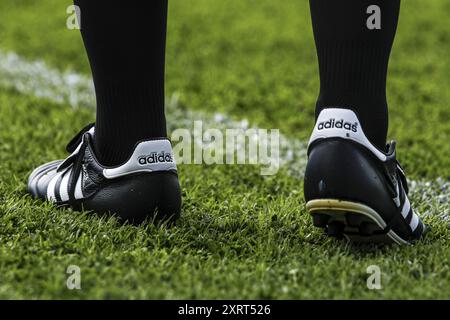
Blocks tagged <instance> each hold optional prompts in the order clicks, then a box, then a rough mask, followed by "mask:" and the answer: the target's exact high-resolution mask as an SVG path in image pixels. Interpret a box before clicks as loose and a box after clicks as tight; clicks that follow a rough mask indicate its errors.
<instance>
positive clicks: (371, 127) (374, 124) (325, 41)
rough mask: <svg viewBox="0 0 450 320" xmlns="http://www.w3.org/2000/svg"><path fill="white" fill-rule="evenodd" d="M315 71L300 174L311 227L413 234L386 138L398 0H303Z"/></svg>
mask: <svg viewBox="0 0 450 320" xmlns="http://www.w3.org/2000/svg"><path fill="white" fill-rule="evenodd" d="M310 8H311V16H312V24H313V30H314V37H315V42H316V48H317V55H318V61H319V71H320V94H319V98H318V100H317V106H316V117H317V119H316V125H315V128H314V131H313V134H312V137H311V140H310V144H309V148H308V156H309V160H308V166H307V169H306V174H305V198H306V201H307V208H308V210H309V211H310V213H311V214H312V215H313V219H314V223H315V225H316V226H319V227H323V228H325V230H326V231H327V232H328V234H330V235H336V236H341V235H342V234H344V235H346V236H348V237H349V238H351V239H354V240H363V241H364V240H367V241H395V242H399V243H403V242H406V241H410V240H413V239H417V238H419V237H420V236H421V235H422V234H423V232H424V229H425V228H424V226H423V224H422V222H421V221H420V219H419V218H418V216H417V215H416V214H415V213H414V212H413V210H412V209H411V207H410V203H409V200H408V197H407V185H406V179H405V177H404V173H403V171H402V169H401V168H400V166H399V165H398V162H397V161H396V159H395V157H396V155H395V143H389V144H388V145H387V146H386V145H385V143H386V134H387V127H388V112H387V102H386V74H387V68H388V61H389V55H390V51H391V47H392V43H393V40H394V36H395V32H396V28H397V20H398V15H399V9H400V0H370V1H369V0H336V1H328V0H310Z"/></svg>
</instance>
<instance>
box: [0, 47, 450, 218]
mask: <svg viewBox="0 0 450 320" xmlns="http://www.w3.org/2000/svg"><path fill="white" fill-rule="evenodd" d="M0 87H3V88H7V89H12V90H16V91H18V92H20V93H22V94H25V95H33V96H36V97H39V98H43V99H48V100H50V101H52V102H55V103H58V104H65V105H69V106H71V107H73V108H77V107H89V108H93V106H95V93H94V86H93V83H92V79H91V78H89V77H87V76H85V75H82V74H79V73H74V72H69V71H66V72H61V71H59V70H57V69H55V68H51V67H49V66H48V65H47V64H46V63H45V62H44V61H29V60H26V59H23V58H21V57H20V56H18V55H17V54H15V53H12V52H8V53H6V52H3V51H1V50H0ZM166 109H167V112H166V113H167V121H168V127H169V130H170V131H172V130H174V129H176V128H180V127H181V128H190V127H192V125H193V122H194V121H196V120H201V121H203V125H204V127H205V128H217V129H244V130H245V129H248V128H249V123H248V121H247V120H242V121H234V120H231V119H230V118H229V117H227V116H225V115H223V114H219V113H216V114H213V115H211V114H208V113H205V112H194V111H186V110H182V108H179V107H178V94H177V93H175V94H173V95H172V97H170V99H168V102H167V104H166ZM175 125H176V127H175ZM280 146H281V150H280V166H285V167H287V168H289V170H290V172H291V174H293V175H295V176H297V177H299V178H301V177H302V175H303V171H304V169H305V165H306V143H305V142H303V141H300V140H295V139H288V138H287V137H285V136H283V135H280ZM409 182H410V186H411V187H410V189H411V193H412V194H411V198H412V199H414V201H415V202H416V203H417V202H418V203H429V202H430V199H435V200H436V201H437V204H438V207H439V208H438V210H439V209H440V210H443V212H440V215H442V217H443V218H444V219H447V220H450V218H449V212H448V210H449V205H448V203H449V199H450V182H449V181H446V180H444V179H441V178H438V179H436V180H434V181H424V180H419V181H413V180H410V181H409ZM428 209H430V208H425V210H427V211H428ZM435 210H436V209H433V211H435ZM421 211H422V210H421ZM434 213H435V214H436V213H437V212H434Z"/></svg>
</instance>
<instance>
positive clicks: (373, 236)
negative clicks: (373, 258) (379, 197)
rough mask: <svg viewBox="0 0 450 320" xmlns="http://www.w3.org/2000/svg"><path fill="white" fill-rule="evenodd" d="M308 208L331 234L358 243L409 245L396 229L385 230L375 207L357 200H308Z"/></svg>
mask: <svg viewBox="0 0 450 320" xmlns="http://www.w3.org/2000/svg"><path fill="white" fill-rule="evenodd" d="M306 209H307V211H308V212H309V214H311V216H312V219H313V224H314V226H316V227H319V228H323V229H324V230H325V233H326V234H327V235H329V236H332V237H335V238H338V239H341V238H343V237H345V238H347V239H348V240H350V241H352V242H358V243H367V242H369V243H396V244H408V242H407V241H405V240H403V239H402V238H401V237H400V236H399V235H397V234H396V233H395V232H394V231H393V230H389V231H388V232H385V231H384V230H385V229H386V226H387V225H386V222H385V221H384V220H383V218H381V216H380V215H379V214H378V213H377V212H376V211H375V210H373V209H372V208H370V207H368V206H366V205H364V204H362V203H357V202H351V201H343V200H338V199H316V200H311V201H308V202H307V204H306Z"/></svg>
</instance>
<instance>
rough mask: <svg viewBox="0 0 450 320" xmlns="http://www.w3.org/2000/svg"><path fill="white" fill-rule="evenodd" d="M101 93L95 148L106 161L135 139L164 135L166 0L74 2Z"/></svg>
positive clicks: (118, 158) (120, 157) (126, 151)
mask: <svg viewBox="0 0 450 320" xmlns="http://www.w3.org/2000/svg"><path fill="white" fill-rule="evenodd" d="M74 2H75V4H76V5H78V6H79V7H80V12H81V33H82V36H83V41H84V44H85V47H86V51H87V54H88V57H89V61H90V65H91V69H92V75H93V78H94V84H95V93H96V97H97V118H96V128H95V130H96V132H95V149H96V153H97V156H98V157H99V161H100V162H101V163H102V164H103V165H117V164H120V163H121V162H123V161H125V160H126V159H127V158H128V157H129V155H130V153H131V151H132V149H133V147H134V145H135V143H136V142H137V141H139V140H145V139H150V138H156V137H165V136H166V135H167V133H166V122H165V114H164V62H165V59H164V56H165V45H166V23H167V0H158V1H156V0H152V1H141V0H129V1H104V0H95V1H93V0H75V1H74Z"/></svg>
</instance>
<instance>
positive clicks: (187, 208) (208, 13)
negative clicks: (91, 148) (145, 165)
mask: <svg viewBox="0 0 450 320" xmlns="http://www.w3.org/2000/svg"><path fill="white" fill-rule="evenodd" d="M68 4H70V1H64V2H63V1H60V0H48V1H45V2H44V1H31V0H28V1H26V0H22V1H18V0H3V1H1V3H0V50H4V51H14V52H17V53H18V54H20V55H21V56H23V57H26V58H27V59H30V60H35V59H39V60H40V59H42V60H45V61H46V62H47V63H48V64H50V65H51V66H53V67H55V68H58V69H60V70H66V69H71V70H74V71H76V72H80V73H84V74H86V75H88V74H89V67H88V64H87V60H86V57H85V54H84V49H83V47H82V43H81V40H80V36H79V33H78V32H77V31H68V30H67V29H66V28H65V18H66V15H65V9H66V6H67V5H68ZM449 9H450V3H448V2H447V1H445V0H434V1H427V2H426V3H425V2H423V1H419V0H409V1H403V4H402V13H401V19H400V25H399V30H398V34H397V39H396V43H395V47H394V51H393V54H392V59H391V65H390V74H389V87H388V90H389V102H390V106H391V108H390V115H391V120H390V136H391V137H395V138H397V139H398V140H399V142H400V144H399V153H400V160H401V162H402V164H404V166H405V167H406V170H407V172H408V174H409V176H410V177H412V178H414V179H416V180H422V179H426V180H434V179H436V178H438V177H441V178H443V179H444V180H448V179H449V178H450V171H449V170H450V169H449V168H450V161H449V157H448V155H449V152H450V147H449V143H448V140H449V136H450V122H449V120H450V119H449V109H448V104H449V102H450V99H449V98H450V91H449V90H448V87H449V84H450V83H449V77H448V74H450V63H449V62H448V58H447V55H448V52H449V49H450V41H449V35H450V33H449V31H448V30H450V29H449V27H450V21H449V20H448V19H447V15H446V13H447V12H449ZM169 10H170V14H169V15H170V20H169V32H168V36H169V38H168V49H167V92H166V94H167V96H171V95H172V94H173V93H175V92H177V93H178V94H180V108H186V109H189V110H191V109H196V110H202V111H206V112H216V111H220V112H225V113H227V114H230V115H231V116H232V117H234V118H236V119H241V118H248V119H251V122H252V123H254V124H257V125H259V126H262V127H266V128H280V129H281V131H282V132H283V133H284V134H285V135H286V136H288V137H292V138H295V139H302V140H305V139H307V137H308V135H309V133H310V129H311V126H312V122H313V105H314V102H315V98H316V94H317V90H318V76H317V66H316V65H317V62H316V57H315V51H314V43H313V39H312V34H311V27H310V18H309V11H308V10H309V9H308V6H307V2H306V1H285V2H282V3H281V2H280V1H273V0H272V1H269V0H264V1H256V0H254V1H252V0H246V1H236V0H232V1H219V0H171V1H170V9H169ZM0 117H1V118H0V298H67V299H71V298H289V299H292V298H364V299H377V298H450V296H449V292H450V267H449V266H450V263H449V262H450V261H449V260H450V230H449V223H448V210H449V204H448V199H445V198H444V199H442V198H439V197H437V196H436V195H437V193H436V192H430V195H431V196H430V195H428V194H427V193H425V194H421V193H420V192H416V193H415V194H414V195H413V197H412V201H413V203H414V204H415V206H416V208H417V209H418V212H419V213H421V214H422V215H425V213H426V217H425V221H426V223H428V224H430V225H431V226H432V231H431V233H430V234H429V235H428V237H427V238H426V239H425V240H424V241H422V242H420V243H418V244H417V245H415V246H409V247H397V246H390V247H374V246H364V247H358V246H352V245H350V244H348V243H345V242H337V241H333V240H332V239H328V238H325V237H324V236H322V235H321V233H320V231H319V230H316V229H315V228H313V226H312V223H311V222H310V219H309V217H308V216H307V214H306V213H305V210H304V200H303V196H302V193H303V191H302V181H301V180H299V179H298V178H296V177H293V176H291V175H290V174H289V173H288V172H286V168H283V169H282V170H280V172H279V173H278V174H277V175H276V176H272V177H266V178H264V177H261V176H260V175H259V170H258V168H255V167H251V166H195V165H181V166H180V167H179V171H180V179H181V183H182V187H183V217H182V219H181V220H180V222H179V224H178V225H177V226H176V227H174V228H167V227H165V226H154V225H151V224H149V225H146V226H142V227H133V226H123V225H119V224H118V223H117V222H116V221H115V220H114V219H105V218H100V217H97V216H94V215H90V214H88V213H77V212H73V211H71V210H62V209H56V208H54V207H53V206H51V205H49V204H43V203H42V202H40V201H34V200H32V199H31V198H30V197H29V196H28V195H27V194H26V178H27V176H28V174H29V173H30V171H31V170H32V168H34V167H35V166H36V165H38V164H41V163H42V162H45V161H49V160H52V159H55V158H60V157H63V156H64V155H65V154H64V151H63V147H64V145H65V143H66V142H67V141H69V140H70V138H71V137H72V135H73V134H74V133H76V132H77V130H78V129H79V128H81V127H82V126H84V125H85V124H86V123H87V122H91V121H92V120H93V118H94V114H93V112H92V110H89V109H77V110H74V109H71V108H69V107H67V106H64V105H59V104H55V103H52V102H50V101H47V100H44V99H38V98H35V97H31V96H23V95H20V94H19V93H17V92H15V91H11V90H4V89H2V88H0ZM447 188H448V186H447ZM446 217H447V220H445V218H446ZM71 264H75V265H78V266H80V268H81V272H82V290H79V291H77V290H75V291H70V290H68V289H67V288H66V285H65V281H66V278H67V274H66V273H65V271H66V268H67V267H68V266H69V265H71ZM372 264H375V265H378V266H379V267H380V268H381V270H382V272H383V280H382V285H383V289H382V290H379V291H376V290H375V291H374V290H368V289H367V287H366V279H367V276H368V275H367V274H366V268H367V267H368V266H369V265H372Z"/></svg>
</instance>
